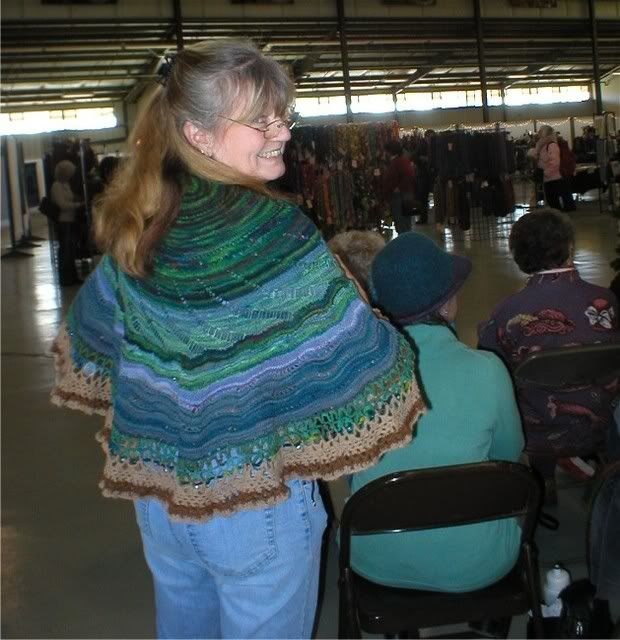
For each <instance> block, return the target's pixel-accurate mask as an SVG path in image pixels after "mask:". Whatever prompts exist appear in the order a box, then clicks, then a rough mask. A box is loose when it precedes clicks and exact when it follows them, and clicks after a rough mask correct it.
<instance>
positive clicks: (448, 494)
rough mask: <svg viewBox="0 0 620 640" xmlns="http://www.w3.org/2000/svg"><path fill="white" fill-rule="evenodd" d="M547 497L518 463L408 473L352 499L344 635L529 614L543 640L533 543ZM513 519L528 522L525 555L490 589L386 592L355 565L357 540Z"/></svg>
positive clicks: (344, 567) (345, 549)
mask: <svg viewBox="0 0 620 640" xmlns="http://www.w3.org/2000/svg"><path fill="white" fill-rule="evenodd" d="M541 495H542V493H541V488H540V482H539V480H538V478H537V477H536V475H535V474H534V473H533V471H532V470H531V469H529V468H528V467H526V466H524V465H521V464H515V463H511V462H481V463H476V464H464V465H456V466H450V467H435V468H431V469H420V470H416V471H401V472H399V473H394V474H390V475H387V476H383V477H382V478H378V479H377V480H374V481H373V482H371V483H369V484H367V485H366V486H364V487H362V489H360V490H359V491H357V492H356V493H355V494H353V495H352V496H351V498H349V500H348V502H347V503H346V505H345V507H344V511H343V513H342V521H341V528H340V577H339V586H340V608H339V622H338V636H339V638H359V637H361V630H364V631H366V632H369V633H380V634H390V635H397V634H401V635H402V634H404V633H406V634H407V635H409V636H410V637H417V634H418V630H419V629H420V628H423V627H433V626H437V625H444V624H454V623H458V622H469V621H476V620H485V619H491V618H493V619H496V618H510V617H511V616H513V615H516V614H520V613H524V612H526V611H528V610H531V611H532V614H533V622H534V629H535V633H536V634H537V637H543V627H542V615H541V610H540V600H541V597H540V585H539V576H538V564H537V557H536V551H535V548H534V545H533V534H534V528H535V525H536V520H537V516H538V511H539V508H540V502H541ZM511 517H522V520H521V522H520V524H521V531H522V533H521V548H520V553H519V558H518V560H517V563H516V564H515V566H514V568H513V569H512V570H511V571H510V572H509V573H508V575H506V576H504V577H503V578H501V579H500V580H499V581H497V582H496V583H494V584H492V585H490V586H488V587H485V588H484V589H478V590H476V591H471V592H466V593H443V592H435V591H422V590H417V589H401V588H393V587H386V586H383V585H380V584H376V583H374V582H371V581H369V580H366V579H364V578H362V577H361V576H359V575H358V574H356V573H355V571H353V569H352V568H351V557H350V556H351V536H353V535H368V534H378V533H400V532H403V531H420V530H425V529H436V528H439V527H452V526H457V525H464V524H472V523H476V522H485V521H489V520H498V519H502V518H511ZM506 633H507V629H506ZM469 637H471V636H469Z"/></svg>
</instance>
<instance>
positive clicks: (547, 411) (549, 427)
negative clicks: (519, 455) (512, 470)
mask: <svg viewBox="0 0 620 640" xmlns="http://www.w3.org/2000/svg"><path fill="white" fill-rule="evenodd" d="M509 246H510V250H511V252H512V255H513V258H514V260H515V262H516V263H517V265H518V266H519V268H520V269H521V270H522V271H523V272H524V273H526V274H528V275H529V276H530V277H529V279H528V281H527V284H526V285H525V287H524V288H523V289H522V290H521V291H519V292H518V293H515V294H514V295H511V296H509V297H508V298H506V299H505V300H503V301H502V302H501V303H500V304H499V305H498V306H497V307H496V308H495V310H494V311H493V313H492V314H491V317H490V319H488V320H487V321H485V322H483V323H481V324H480V325H479V327H478V337H479V342H478V347H479V348H480V349H486V350H489V351H493V352H495V353H497V354H498V355H499V356H500V357H501V358H502V359H503V360H504V362H505V363H506V365H507V366H508V368H509V369H510V370H511V371H512V370H514V369H515V368H516V366H517V365H518V364H519V363H520V362H521V361H522V360H523V359H524V358H525V357H527V356H528V355H529V354H530V353H532V352H534V351H541V350H544V349H550V348H557V347H564V346H572V345H580V344H592V343H597V342H611V341H617V340H620V334H619V332H618V301H617V299H616V296H615V295H614V294H613V293H612V292H611V291H610V290H609V289H606V288H604V287H599V286H596V285H594V284H591V283H589V282H586V281H585V280H582V278H581V277H580V276H579V272H578V271H577V269H576V267H575V266H574V264H573V248H574V232H573V228H572V226H571V223H570V220H569V219H568V218H567V217H566V216H565V215H564V214H561V213H560V212H558V211H555V210H553V209H542V210H539V211H536V212H532V213H529V214H527V215H525V216H523V217H522V218H521V219H519V220H518V221H517V222H516V223H515V224H514V226H513V228H512V231H511V234H510V241H509ZM617 393H618V381H617V380H616V381H612V382H610V383H609V385H607V386H605V387H587V388H583V387H581V388H579V389H571V390H570V391H563V390H553V389H552V390H551V391H549V390H541V389H532V388H530V389H527V390H520V391H519V394H518V401H519V408H520V410H521V415H522V419H523V427H524V431H525V435H526V451H527V452H528V455H529V458H530V463H531V465H532V466H533V467H534V468H536V469H537V470H538V471H539V472H540V473H541V475H542V476H543V478H544V479H545V484H546V486H547V490H548V494H549V496H548V497H551V496H552V495H553V493H554V488H555V485H554V483H553V479H554V475H555V467H556V463H557V460H558V459H559V458H565V457H570V456H587V455H590V454H592V453H595V452H599V451H601V450H603V449H604V448H605V446H606V439H607V433H608V430H609V427H610V426H611V425H614V419H613V402H614V399H615V398H616V397H617ZM550 502H553V498H551V500H550Z"/></svg>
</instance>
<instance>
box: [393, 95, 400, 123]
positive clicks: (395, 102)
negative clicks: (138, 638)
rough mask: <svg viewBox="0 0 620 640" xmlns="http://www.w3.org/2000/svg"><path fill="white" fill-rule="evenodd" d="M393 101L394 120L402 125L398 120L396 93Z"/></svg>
mask: <svg viewBox="0 0 620 640" xmlns="http://www.w3.org/2000/svg"><path fill="white" fill-rule="evenodd" d="M392 100H393V101H394V120H396V122H398V123H399V124H400V122H399V120H398V109H397V107H396V105H397V100H398V99H397V97H396V94H395V93H393V94H392Z"/></svg>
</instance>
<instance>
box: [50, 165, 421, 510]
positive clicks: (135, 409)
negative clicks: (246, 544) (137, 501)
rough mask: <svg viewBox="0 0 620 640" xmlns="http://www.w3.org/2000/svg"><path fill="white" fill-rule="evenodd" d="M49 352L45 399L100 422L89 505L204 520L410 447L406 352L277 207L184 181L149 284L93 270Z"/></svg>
mask: <svg viewBox="0 0 620 640" xmlns="http://www.w3.org/2000/svg"><path fill="white" fill-rule="evenodd" d="M52 351H53V353H54V355H55V360H56V371H57V377H56V378H57V379H56V385H55V387H54V389H53V391H52V395H51V397H52V402H54V403H55V404H57V405H65V406H67V407H70V408H75V409H81V410H83V411H85V412H87V413H100V414H102V415H104V416H105V424H104V428H103V429H102V431H100V433H99V434H98V440H99V441H100V442H101V444H102V447H103V450H104V453H105V465H104V470H103V478H102V481H101V484H100V487H101V488H102V491H103V494H104V495H106V496H111V497H120V498H128V499H133V498H136V497H144V496H152V497H156V498H157V499H159V500H160V501H161V502H162V503H163V504H164V505H165V506H166V508H167V510H168V512H169V514H170V515H171V516H172V517H174V518H177V519H183V520H204V519H206V518H209V517H211V516H213V515H224V514H230V513H233V512H235V511H237V510H239V509H244V508H253V507H259V506H267V505H270V504H273V503H275V502H277V501H279V500H282V499H285V498H286V497H287V488H286V485H285V481H286V480H287V479H288V478H305V479H315V478H325V479H332V478H336V477H338V476H340V475H343V474H347V473H352V472H354V471H358V470H360V469H363V468H366V467H368V466H369V465H371V464H373V463H374V462H375V461H376V460H377V459H378V457H379V456H380V455H381V454H382V453H384V452H385V451H387V450H390V449H392V448H395V447H398V446H402V445H404V444H406V443H407V442H409V441H410V440H411V436H412V425H413V424H414V422H415V421H416V419H417V417H418V415H419V414H420V412H421V411H422V409H423V403H422V401H421V399H420V393H419V391H418V388H417V386H416V383H415V375H414V356H413V353H412V350H411V348H410V347H409V345H408V343H407V342H406V341H405V339H404V338H403V337H402V336H401V335H400V334H399V333H398V332H397V331H395V330H394V329H393V328H392V327H391V325H390V324H389V323H387V322H386V321H385V320H383V319H380V318H379V317H377V315H376V314H375V313H374V312H373V310H372V309H371V308H370V307H369V306H368V305H367V304H366V303H364V302H363V301H362V300H361V299H360V297H359V296H358V294H357V291H356V288H355V287H354V285H353V284H352V282H351V281H350V280H349V279H348V278H347V277H346V276H345V275H344V274H343V272H342V271H341V270H340V268H339V267H338V266H337V264H336V263H335V261H334V259H333V257H332V256H331V254H330V253H329V252H328V250H327V248H326V246H325V244H324V242H323V241H322V239H321V237H320V235H319V233H318V231H317V230H316V228H315V227H314V225H313V224H312V223H311V222H310V221H309V220H308V219H307V218H306V217H305V216H304V215H303V214H302V213H301V212H300V211H299V210H298V209H297V208H295V207H294V206H292V205H290V204H289V203H287V202H283V201H278V200H274V199H269V198H266V197H263V196H259V195H257V194H255V193H252V192H249V191H247V190H244V189H241V188H238V187H230V186H224V185H221V184H213V183H209V182H206V181H203V180H199V179H197V178H192V179H191V180H190V181H189V182H188V185H187V187H186V189H185V191H184V194H183V198H182V202H181V207H180V213H179V216H178V218H177V219H176V221H175V223H174V225H173V226H172V228H171V230H170V231H169V232H168V234H167V236H166V237H165V239H164V241H163V243H162V245H161V246H160V247H159V249H158V251H157V253H156V256H155V259H154V265H153V270H152V273H151V275H149V276H148V277H147V278H144V279H136V278H133V277H130V276H128V275H127V274H125V273H124V272H122V271H121V270H120V269H119V268H118V267H117V266H116V265H115V263H114V261H113V260H112V259H111V258H109V257H104V258H103V259H102V260H101V262H100V264H99V265H98V267H97V268H96V269H95V271H94V272H93V274H91V276H90V277H89V278H88V280H87V281H86V283H85V284H84V285H83V286H82V288H81V290H80V292H79V294H78V295H77V297H76V299H75V301H74V302H73V304H72V306H71V308H70V310H69V312H68V315H67V317H66V319H65V321H64V322H63V324H62V325H61V328H60V332H59V334H58V336H57V338H56V340H55V341H54V345H53V348H52Z"/></svg>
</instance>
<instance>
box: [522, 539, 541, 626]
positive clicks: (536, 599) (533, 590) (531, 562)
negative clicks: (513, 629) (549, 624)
mask: <svg viewBox="0 0 620 640" xmlns="http://www.w3.org/2000/svg"><path fill="white" fill-rule="evenodd" d="M524 553H525V566H526V578H527V585H528V588H529V592H530V599H531V602H530V605H531V607H532V624H533V628H534V634H535V635H534V637H535V638H544V637H545V630H544V626H543V617H542V611H541V608H540V601H541V595H540V582H539V576H538V571H537V570H536V567H537V565H536V562H535V559H534V552H533V550H532V548H531V547H530V546H529V545H526V546H525V549H524Z"/></svg>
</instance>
